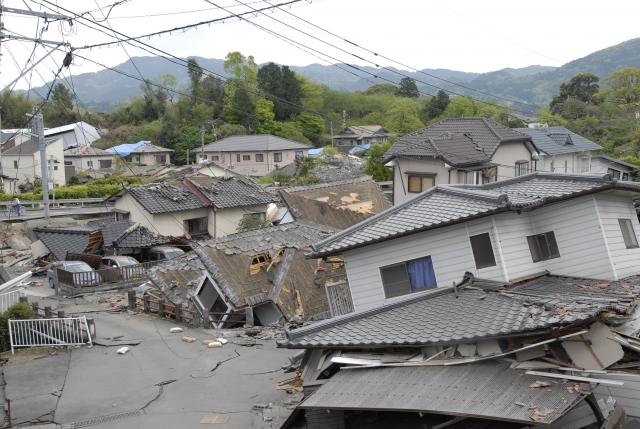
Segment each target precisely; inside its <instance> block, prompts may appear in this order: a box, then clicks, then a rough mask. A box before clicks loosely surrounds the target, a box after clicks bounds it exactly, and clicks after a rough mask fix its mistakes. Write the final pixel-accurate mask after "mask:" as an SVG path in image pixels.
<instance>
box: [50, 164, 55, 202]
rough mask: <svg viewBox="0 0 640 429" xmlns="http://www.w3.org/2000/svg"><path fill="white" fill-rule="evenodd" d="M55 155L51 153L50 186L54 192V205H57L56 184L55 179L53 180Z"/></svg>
mask: <svg viewBox="0 0 640 429" xmlns="http://www.w3.org/2000/svg"><path fill="white" fill-rule="evenodd" d="M53 172H54V167H53V155H49V188H50V189H51V192H53V205H54V206H55V205H56V186H55V181H54V180H53Z"/></svg>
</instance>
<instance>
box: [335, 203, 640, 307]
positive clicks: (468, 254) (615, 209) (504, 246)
mask: <svg viewBox="0 0 640 429" xmlns="http://www.w3.org/2000/svg"><path fill="white" fill-rule="evenodd" d="M598 198H599V202H601V204H606V205H607V207H608V208H607V209H606V210H604V211H603V212H602V213H601V214H600V215H601V216H602V218H603V220H602V223H603V224H604V225H605V227H604V233H605V234H607V238H608V239H607V242H605V240H604V235H603V229H602V228H601V227H600V225H601V223H600V222H601V221H600V219H599V213H598V211H596V199H595V198H594V197H593V196H585V197H581V198H577V199H575V200H571V201H567V202H564V203H560V204H555V205H551V206H548V207H545V208H542V209H538V210H535V211H533V212H525V213H522V214H520V215H518V214H517V213H508V214H503V215H497V216H493V217H488V218H485V219H478V220H474V221H471V222H467V223H463V224H459V225H454V226H450V227H445V228H441V229H437V230H433V231H427V232H423V233H418V234H415V235H411V236H407V237H403V238H398V239H395V240H390V241H387V242H384V243H378V244H374V245H371V246H367V247H364V248H361V249H355V250H351V251H347V252H344V254H343V256H344V260H345V265H346V269H347V275H348V278H349V285H350V287H351V294H352V296H353V302H354V305H355V308H356V310H357V311H360V310H365V309H368V308H371V307H375V306H378V305H380V304H382V303H384V302H385V301H386V299H385V296H384V290H383V287H382V281H381V278H380V267H384V266H388V265H392V264H395V263H400V262H404V261H409V260H412V259H418V258H421V257H425V256H431V259H432V261H433V267H434V271H435V275H436V280H437V282H438V287H447V286H451V285H452V283H453V282H459V281H460V280H461V279H462V276H463V275H464V273H465V272H466V271H470V272H472V273H473V274H474V275H476V276H478V277H481V278H485V279H490V280H498V281H502V280H513V279H517V278H520V277H524V276H527V275H531V274H536V273H539V272H542V271H545V270H548V271H549V272H551V273H552V274H555V275H566V276H575V277H587V278H594V279H602V280H614V279H615V278H616V275H615V273H614V270H613V267H612V259H611V258H610V256H609V254H610V253H611V255H612V258H614V259H613V261H614V262H616V263H617V264H618V266H619V268H618V270H619V271H620V273H621V274H618V277H622V276H623V275H625V276H626V275H630V274H635V271H634V267H635V266H636V264H637V262H636V261H639V260H640V249H626V247H625V246H624V242H623V241H622V234H621V232H620V228H619V226H618V221H617V219H618V216H622V215H623V214H624V210H625V208H626V210H627V214H626V216H627V218H629V216H631V215H632V213H631V212H630V210H632V208H631V206H630V200H628V199H626V198H621V197H615V196H608V197H605V196H602V197H598ZM634 227H635V228H636V236H638V237H639V240H640V235H638V233H639V232H640V224H638V222H637V220H636V219H635V218H634ZM548 231H553V232H554V233H555V236H556V240H557V242H558V248H559V249H560V258H556V259H551V260H548V261H541V262H537V263H534V262H533V260H532V257H531V252H530V250H529V244H528V242H527V239H526V237H527V236H528V235H534V234H541V233H544V232H548ZM484 232H489V233H490V234H491V239H492V243H493V250H494V256H495V259H496V264H497V265H496V266H495V267H490V268H484V269H481V270H477V269H476V267H475V262H474V259H473V253H472V251H471V245H470V242H469V236H472V235H477V234H482V233H484ZM498 243H500V248H498ZM620 243H622V245H620ZM607 244H608V245H609V247H607ZM609 248H610V251H608V249H609ZM500 250H501V252H500ZM503 260H504V264H503V262H502V261H503ZM505 270H506V275H505ZM638 271H640V270H638ZM392 300H393V299H391V300H390V301H392Z"/></svg>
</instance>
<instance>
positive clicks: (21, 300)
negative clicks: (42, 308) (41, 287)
mask: <svg viewBox="0 0 640 429" xmlns="http://www.w3.org/2000/svg"><path fill="white" fill-rule="evenodd" d="M18 299H19V302H29V298H28V297H26V296H21V297H20V298H18Z"/></svg>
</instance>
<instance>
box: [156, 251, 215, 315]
mask: <svg viewBox="0 0 640 429" xmlns="http://www.w3.org/2000/svg"><path fill="white" fill-rule="evenodd" d="M203 270H206V268H205V266H204V265H203V264H202V261H201V260H200V258H199V257H198V255H196V254H195V253H194V252H188V253H185V254H184V255H182V256H179V257H177V258H174V259H170V260H168V261H163V262H162V263H161V264H158V265H156V266H154V267H151V268H150V269H149V271H147V275H148V276H149V279H150V280H151V281H152V282H153V284H154V285H156V286H157V287H158V289H160V291H161V292H162V293H163V294H164V295H165V296H166V297H167V298H168V299H169V300H170V301H171V302H172V303H173V304H175V305H182V304H184V303H188V302H189V297H190V294H193V293H194V292H195V288H196V287H197V286H198V283H199V282H200V281H201V280H202V278H203V277H204V274H203Z"/></svg>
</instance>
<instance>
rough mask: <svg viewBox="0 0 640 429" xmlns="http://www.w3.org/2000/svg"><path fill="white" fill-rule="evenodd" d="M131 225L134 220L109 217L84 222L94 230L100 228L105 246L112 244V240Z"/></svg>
mask: <svg viewBox="0 0 640 429" xmlns="http://www.w3.org/2000/svg"><path fill="white" fill-rule="evenodd" d="M132 225H134V222H133V221H131V220H121V221H115V220H113V219H111V218H109V219H98V220H92V221H90V222H87V223H86V224H85V226H87V227H89V228H93V230H94V231H95V230H98V229H101V230H102V237H103V239H104V245H105V246H107V247H111V246H113V242H114V241H116V240H117V239H118V238H120V237H121V236H122V234H124V232H125V231H126V230H127V229H129V228H131V226H132Z"/></svg>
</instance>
